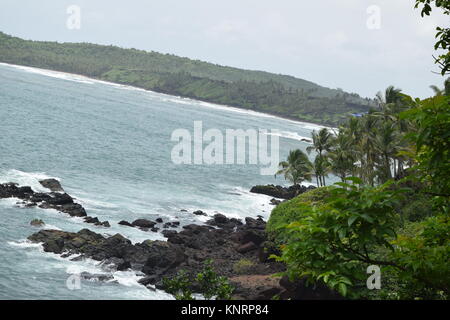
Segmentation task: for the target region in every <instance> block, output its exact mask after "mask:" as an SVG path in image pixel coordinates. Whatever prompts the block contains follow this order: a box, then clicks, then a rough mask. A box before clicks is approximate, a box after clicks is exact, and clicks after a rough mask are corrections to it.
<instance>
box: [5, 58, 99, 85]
mask: <svg viewBox="0 0 450 320" xmlns="http://www.w3.org/2000/svg"><path fill="white" fill-rule="evenodd" d="M0 65H3V66H8V67H12V68H16V69H19V70H23V71H26V72H31V73H36V74H40V75H42V76H46V77H52V78H58V79H61V80H68V81H75V82H81V83H86V84H93V83H94V81H93V80H92V79H90V78H88V77H85V76H80V75H76V74H72V73H66V72H60V71H53V70H47V69H40V68H33V67H26V66H19V65H14V64H8V63H0Z"/></svg>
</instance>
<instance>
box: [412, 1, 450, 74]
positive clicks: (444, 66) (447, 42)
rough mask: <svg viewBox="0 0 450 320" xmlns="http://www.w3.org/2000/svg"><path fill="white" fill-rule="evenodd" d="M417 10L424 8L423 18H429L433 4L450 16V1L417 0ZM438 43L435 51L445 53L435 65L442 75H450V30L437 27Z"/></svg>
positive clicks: (437, 59)
mask: <svg viewBox="0 0 450 320" xmlns="http://www.w3.org/2000/svg"><path fill="white" fill-rule="evenodd" d="M415 1H416V5H415V8H419V7H422V10H421V16H422V17H423V16H429V15H430V13H431V12H432V10H433V9H432V7H431V5H432V3H434V6H435V7H437V8H440V9H442V10H443V13H444V15H447V16H448V15H450V1H448V0H415ZM436 39H437V41H436V43H435V45H434V49H435V50H439V49H441V50H444V53H443V54H441V55H439V56H438V57H437V58H434V59H435V63H436V64H438V65H439V68H440V69H441V74H442V75H445V74H448V73H450V28H448V27H437V28H436Z"/></svg>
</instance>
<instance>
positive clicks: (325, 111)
mask: <svg viewBox="0 0 450 320" xmlns="http://www.w3.org/2000/svg"><path fill="white" fill-rule="evenodd" d="M0 62H6V63H12V64H19V65H26V66H32V67H38V68H45V69H51V70H57V71H63V72H69V73H76V74H81V75H86V76H89V77H93V78H97V79H102V80H106V81H111V82H116V83H122V84H129V85H133V86H136V87H140V88H144V89H148V90H153V91H157V92H162V93H168V94H172V95H178V96H183V97H189V98H194V99H199V100H202V101H208V102H213V103H219V104H225V105H230V106H234V107H239V108H245V109H250V110H255V111H261V112H266V113H270V114H274V115H279V116H283V117H287V118H291V119H295V120H302V121H309V122H315V123H320V124H326V125H334V126H335V125H337V124H339V123H342V122H343V121H344V120H345V119H347V118H348V116H349V115H350V114H352V113H358V112H365V111H367V110H368V109H369V106H370V104H371V101H370V100H369V99H363V98H361V97H359V96H358V95H357V94H349V93H346V92H344V91H341V90H337V89H329V88H325V87H321V86H319V85H317V84H314V83H312V82H309V81H306V80H302V79H298V78H294V77H291V76H285V75H277V74H272V73H268V72H263V71H249V70H242V69H237V68H231V67H224V66H219V65H215V64H211V63H207V62H202V61H198V60H191V59H188V58H181V57H177V56H174V55H168V54H161V53H157V52H146V51H142V50H136V49H122V48H119V47H115V46H104V45H95V44H88V43H57V42H42V41H29V40H23V39H20V38H17V37H12V36H9V35H6V34H4V33H2V32H0Z"/></svg>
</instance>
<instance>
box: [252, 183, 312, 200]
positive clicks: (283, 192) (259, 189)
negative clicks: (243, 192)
mask: <svg viewBox="0 0 450 320" xmlns="http://www.w3.org/2000/svg"><path fill="white" fill-rule="evenodd" d="M311 189H315V187H314V186H309V187H305V186H302V185H293V186H290V187H282V186H275V185H273V184H269V185H258V186H254V187H252V188H251V189H250V192H252V193H259V194H265V195H268V196H271V197H275V198H281V199H292V198H294V197H296V196H298V195H299V194H302V193H304V192H306V191H308V190H311Z"/></svg>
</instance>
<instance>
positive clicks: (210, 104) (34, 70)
mask: <svg viewBox="0 0 450 320" xmlns="http://www.w3.org/2000/svg"><path fill="white" fill-rule="evenodd" d="M0 66H7V67H14V68H17V69H20V70H24V71H28V72H32V73H38V74H41V75H44V76H48V77H53V78H54V77H55V76H52V75H51V74H49V73H54V74H55V75H61V76H71V77H73V76H76V77H79V78H80V80H83V79H84V80H85V81H95V82H97V83H103V84H107V85H113V86H117V87H122V88H130V89H135V90H141V91H145V92H151V93H156V94H161V95H164V96H167V97H172V98H177V99H180V100H184V101H192V102H197V103H201V106H202V107H207V108H213V109H220V110H229V111H233V112H238V113H245V114H249V115H253V116H257V117H266V118H267V117H273V118H276V119H283V120H287V121H290V122H292V123H295V124H301V125H303V126H309V127H311V129H313V130H320V129H321V128H328V129H337V128H335V127H330V126H325V125H323V124H320V123H313V122H306V121H301V120H297V119H294V118H293V117H288V116H283V115H278V114H272V113H266V112H261V111H255V110H251V109H245V108H240V107H235V106H229V105H224V104H218V103H213V102H210V101H205V100H199V99H194V98H189V97H182V96H177V95H171V94H168V93H165V92H158V91H154V90H148V89H144V88H142V87H139V86H135V85H130V84H123V83H120V82H111V81H105V80H102V79H100V78H94V77H88V76H85V75H82V74H78V73H68V72H63V71H58V70H53V69H43V68H38V67H32V66H27V65H19V64H12V63H6V62H0ZM39 71H41V72H39ZM56 78H60V79H62V80H68V81H76V80H75V79H67V78H64V77H56Z"/></svg>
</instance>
